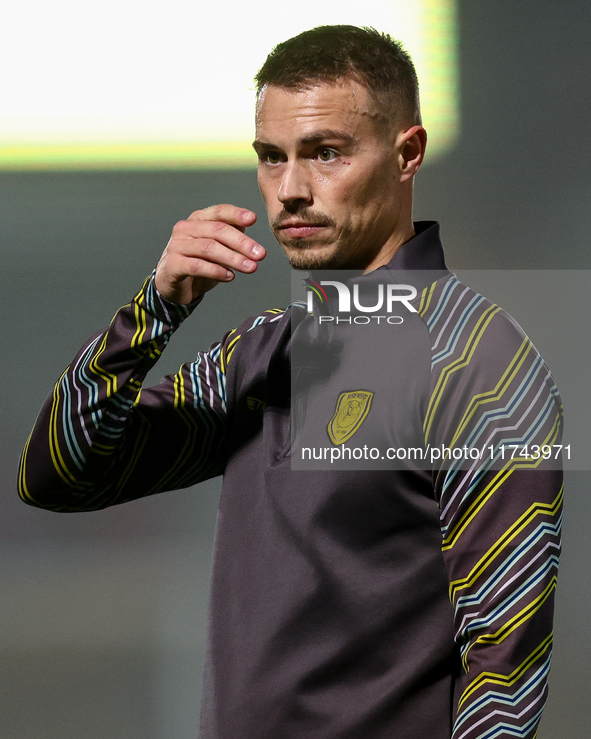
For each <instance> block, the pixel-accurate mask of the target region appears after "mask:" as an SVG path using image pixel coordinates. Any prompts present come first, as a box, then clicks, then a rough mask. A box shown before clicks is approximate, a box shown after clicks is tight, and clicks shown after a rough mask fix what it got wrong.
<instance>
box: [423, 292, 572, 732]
mask: <svg viewBox="0 0 591 739" xmlns="http://www.w3.org/2000/svg"><path fill="white" fill-rule="evenodd" d="M419 314H420V315H421V317H422V318H423V320H424V321H425V323H426V325H427V328H428V330H429V336H430V340H431V347H432V381H431V391H430V398H429V402H428V406H427V408H426V412H425V419H424V434H425V443H426V444H430V445H431V446H432V447H434V446H437V447H439V448H441V449H445V448H462V449H464V448H465V449H467V450H471V449H477V450H479V451H480V452H481V453H482V456H479V457H478V458H476V452H472V454H473V455H474V458H469V459H466V458H465V457H462V459H454V458H453V457H452V455H451V453H448V456H447V459H445V461H441V462H440V463H439V464H438V466H437V467H436V468H435V469H433V476H434V483H435V489H436V493H437V500H438V504H439V507H440V519H441V531H442V551H443V557H444V561H445V565H446V568H447V572H448V576H449V580H450V591H449V594H450V599H451V603H452V606H453V608H454V619H455V621H454V623H455V638H456V641H457V644H458V646H459V650H460V655H461V664H462V675H461V678H460V680H459V691H458V694H457V714H456V717H455V724H454V731H453V739H507V738H508V737H522V738H528V739H533V737H535V736H536V733H537V729H538V724H539V720H540V716H541V713H542V709H543V707H544V703H545V701H546V695H547V676H548V671H549V667H550V655H551V645H552V617H553V596H554V590H555V587H556V577H557V568H558V558H559V552H560V525H561V511H562V493H563V489H562V473H561V470H560V452H559V447H558V445H560V443H561V430H562V406H561V402H560V397H559V395H558V391H557V388H556V386H555V384H554V381H553V379H552V376H551V375H550V372H549V370H548V368H547V366H546V365H545V364H544V362H543V360H542V358H541V357H540V355H539V354H538V352H537V351H536V349H535V347H534V346H533V344H532V343H531V342H530V341H529V339H528V338H527V336H525V334H524V333H523V331H522V330H521V329H520V328H519V326H517V325H516V324H515V322H514V321H513V320H512V319H511V318H510V317H509V316H508V315H507V314H505V313H504V312H503V311H502V310H501V309H500V308H499V307H498V306H496V305H494V304H492V303H490V302H489V301H488V300H486V299H485V298H483V297H482V296H481V295H478V294H476V293H475V292H473V291H472V290H470V289H469V288H467V287H465V286H464V285H462V284H461V283H460V282H458V280H457V279H456V278H455V277H451V278H450V279H447V280H441V281H438V282H437V283H434V284H433V285H432V286H431V287H430V288H427V289H426V290H425V291H424V292H423V294H422V296H421V303H420V307H419ZM510 445H517V447H518V449H519V452H518V453H516V454H515V456H514V457H513V458H511V454H512V452H513V448H512V447H511V446H510ZM544 445H545V448H546V450H547V449H548V448H550V449H552V453H551V458H550V459H545V458H544V454H542V453H541V452H537V451H536V449H537V448H538V447H539V448H541V447H542V446H544ZM468 454H469V452H468V453H466V456H468ZM556 456H558V459H556V458H555V457H556ZM442 460H443V455H442Z"/></svg>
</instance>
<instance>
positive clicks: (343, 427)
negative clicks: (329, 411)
mask: <svg viewBox="0 0 591 739" xmlns="http://www.w3.org/2000/svg"><path fill="white" fill-rule="evenodd" d="M372 399H373V393H370V392H369V390H349V391H348V392H345V393H341V394H340V395H339V397H338V400H337V407H336V410H335V412H334V416H333V417H332V418H331V419H330V421H329V424H328V426H327V428H326V430H327V431H328V436H329V438H330V440H331V441H332V443H333V444H336V445H338V444H343V443H344V442H345V441H348V440H349V439H350V438H351V437H352V436H353V434H354V433H355V432H356V431H358V430H359V427H360V426H361V424H362V423H363V422H364V421H365V418H366V416H367V414H368V413H369V409H370V407H371V401H372Z"/></svg>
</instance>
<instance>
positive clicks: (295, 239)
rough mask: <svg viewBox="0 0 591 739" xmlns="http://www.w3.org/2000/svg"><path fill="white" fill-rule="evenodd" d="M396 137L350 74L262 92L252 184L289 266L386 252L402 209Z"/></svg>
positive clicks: (358, 264)
mask: <svg viewBox="0 0 591 739" xmlns="http://www.w3.org/2000/svg"><path fill="white" fill-rule="evenodd" d="M399 139H400V136H398V135H397V132H396V130H395V128H394V127H392V128H389V127H387V126H386V125H385V124H383V123H381V122H380V120H379V118H378V117H377V115H376V112H375V106H374V104H373V103H372V101H371V99H370V98H369V95H368V92H367V90H366V88H365V87H364V86H363V85H361V84H359V83H358V82H356V81H355V80H352V79H345V80H342V81H340V82H336V83H321V84H318V85H316V86H314V87H311V88H309V89H306V90H301V91H298V90H291V89H286V88H282V87H275V86H269V87H267V88H266V89H264V90H263V91H262V93H261V95H260V97H259V104H258V108H257V117H256V140H255V143H254V146H255V149H256V151H257V154H258V156H259V165H258V180H259V187H260V190H261V193H262V196H263V199H264V201H265V206H266V208H267V213H268V216H269V224H270V226H271V229H272V231H273V233H274V234H275V236H276V238H277V240H278V241H279V243H280V244H281V246H282V247H283V249H284V250H285V253H286V254H287V257H288V259H289V261H290V263H291V265H292V266H293V267H295V268H297V269H330V268H349V269H368V268H370V269H373V268H375V267H377V266H380V264H384V263H386V262H387V261H389V258H390V256H391V253H393V251H395V248H397V246H400V244H396V245H395V247H394V248H393V246H392V241H393V240H395V239H396V238H397V235H398V232H399V231H400V216H401V212H402V210H403V208H402V202H403V187H402V180H403V179H404V178H403V177H401V169H400V151H401V145H400V143H399ZM407 179H409V178H407ZM408 184H409V185H411V183H408ZM404 197H408V193H407V192H406V193H404ZM407 238H408V236H407Z"/></svg>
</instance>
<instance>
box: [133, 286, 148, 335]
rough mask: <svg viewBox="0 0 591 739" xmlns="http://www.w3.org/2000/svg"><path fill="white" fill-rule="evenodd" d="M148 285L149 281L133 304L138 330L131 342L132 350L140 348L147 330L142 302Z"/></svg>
mask: <svg viewBox="0 0 591 739" xmlns="http://www.w3.org/2000/svg"><path fill="white" fill-rule="evenodd" d="M146 284H147V280H146V282H145V283H144V286H143V287H142V289H141V290H140V292H139V293H138V294H137V295H136V297H135V298H134V299H133V300H132V303H133V313H134V316H135V323H136V326H137V328H136V330H135V333H134V335H133V338H132V340H131V348H132V349H135V347H136V346H139V344H141V340H142V339H141V337H142V334H143V333H144V331H145V330H146V327H147V322H146V314H145V311H144V310H143V309H142V308H140V301H141V300H142V299H143V297H144V295H145V287H146Z"/></svg>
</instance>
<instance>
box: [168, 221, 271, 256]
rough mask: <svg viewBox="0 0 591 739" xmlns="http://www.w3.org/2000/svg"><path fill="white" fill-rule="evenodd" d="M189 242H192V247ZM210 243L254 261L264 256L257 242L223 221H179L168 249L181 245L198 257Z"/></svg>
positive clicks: (209, 247) (264, 251)
mask: <svg viewBox="0 0 591 739" xmlns="http://www.w3.org/2000/svg"><path fill="white" fill-rule="evenodd" d="M191 240H192V241H193V242H194V244H193V245H192V246H191V243H190V242H191ZM210 242H218V243H220V244H222V245H223V246H225V247H227V248H229V249H232V250H234V251H236V252H238V253H239V254H241V255H242V256H244V257H247V258H249V259H253V260H255V261H259V260H260V259H263V258H264V257H265V255H266V250H265V248H264V247H263V246H261V245H260V244H259V243H258V242H257V241H255V240H254V239H252V238H250V236H247V235H246V234H244V233H243V232H242V230H240V229H238V228H236V227H235V226H231V225H229V224H227V223H224V222H223V221H202V220H198V219H196V220H192V221H191V220H186V221H179V222H178V223H177V224H175V226H174V228H173V230H172V239H171V242H170V247H171V248H172V249H176V248H177V247H178V246H180V244H181V243H182V244H183V248H184V249H191V250H193V249H194V250H195V253H196V255H197V256H198V255H199V251H200V249H202V248H208V249H211V247H212V244H210Z"/></svg>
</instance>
